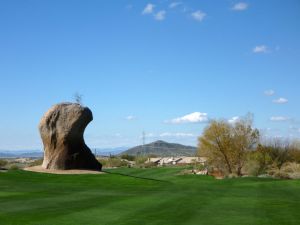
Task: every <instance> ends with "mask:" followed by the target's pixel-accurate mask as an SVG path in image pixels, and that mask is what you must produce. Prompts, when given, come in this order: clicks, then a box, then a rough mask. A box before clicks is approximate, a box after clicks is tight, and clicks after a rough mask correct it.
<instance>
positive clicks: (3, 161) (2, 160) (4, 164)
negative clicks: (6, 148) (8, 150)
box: [0, 159, 8, 168]
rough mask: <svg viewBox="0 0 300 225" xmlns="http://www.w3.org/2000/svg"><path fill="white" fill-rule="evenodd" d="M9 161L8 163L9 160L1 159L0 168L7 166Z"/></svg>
mask: <svg viewBox="0 0 300 225" xmlns="http://www.w3.org/2000/svg"><path fill="white" fill-rule="evenodd" d="M7 163H8V162H7V161H6V160H4V159H0V168H1V167H4V166H6V165H7Z"/></svg>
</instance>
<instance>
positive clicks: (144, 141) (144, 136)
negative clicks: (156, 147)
mask: <svg viewBox="0 0 300 225" xmlns="http://www.w3.org/2000/svg"><path fill="white" fill-rule="evenodd" d="M145 143H146V133H145V131H143V152H144V154H145Z"/></svg>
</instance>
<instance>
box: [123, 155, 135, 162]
mask: <svg viewBox="0 0 300 225" xmlns="http://www.w3.org/2000/svg"><path fill="white" fill-rule="evenodd" d="M121 159H126V160H128V161H134V160H135V156H133V155H128V154H124V155H121Z"/></svg>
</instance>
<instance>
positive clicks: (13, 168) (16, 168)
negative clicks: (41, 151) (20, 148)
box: [9, 164, 20, 170]
mask: <svg viewBox="0 0 300 225" xmlns="http://www.w3.org/2000/svg"><path fill="white" fill-rule="evenodd" d="M9 169H10V170H19V169H20V167H19V166H18V165H17V164H12V165H10V167H9Z"/></svg>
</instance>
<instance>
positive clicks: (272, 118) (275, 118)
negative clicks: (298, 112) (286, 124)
mask: <svg viewBox="0 0 300 225" xmlns="http://www.w3.org/2000/svg"><path fill="white" fill-rule="evenodd" d="M270 120H271V121H274V122H282V121H288V120H290V118H288V117H285V116H272V117H271V118H270Z"/></svg>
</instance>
